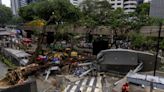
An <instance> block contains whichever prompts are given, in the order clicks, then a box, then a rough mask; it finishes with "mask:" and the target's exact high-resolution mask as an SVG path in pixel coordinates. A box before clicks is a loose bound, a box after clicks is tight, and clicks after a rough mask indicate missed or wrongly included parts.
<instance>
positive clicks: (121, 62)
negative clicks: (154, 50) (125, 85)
mask: <svg viewBox="0 0 164 92" xmlns="http://www.w3.org/2000/svg"><path fill="white" fill-rule="evenodd" d="M97 61H98V66H99V69H100V70H101V71H108V70H109V71H110V70H114V71H120V72H128V71H129V70H130V69H135V68H136V67H137V65H138V64H139V63H140V62H143V69H142V71H152V70H153V69H154V62H155V55H153V54H151V53H146V52H141V51H134V50H127V49H109V50H104V51H101V52H100V53H99V54H98V55H97ZM160 61H161V58H160V57H158V64H157V68H160V64H161V62H160Z"/></svg>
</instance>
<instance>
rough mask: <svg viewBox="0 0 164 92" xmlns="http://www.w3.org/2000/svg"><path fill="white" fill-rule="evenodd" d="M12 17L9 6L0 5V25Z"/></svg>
mask: <svg viewBox="0 0 164 92" xmlns="http://www.w3.org/2000/svg"><path fill="white" fill-rule="evenodd" d="M11 18H12V12H11V9H10V8H9V7H6V6H4V5H0V25H4V24H6V23H8V21H10V19H11Z"/></svg>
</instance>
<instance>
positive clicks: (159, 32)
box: [153, 22, 162, 76]
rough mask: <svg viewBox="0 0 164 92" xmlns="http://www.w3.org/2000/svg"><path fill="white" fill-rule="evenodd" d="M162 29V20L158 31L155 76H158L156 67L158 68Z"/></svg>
mask: <svg viewBox="0 0 164 92" xmlns="http://www.w3.org/2000/svg"><path fill="white" fill-rule="evenodd" d="M161 30H162V22H160V24H159V31H158V39H157V40H158V41H157V46H156V56H155V62H154V74H153V75H154V76H156V69H157V62H158V53H159V49H160V48H159V44H160V35H161Z"/></svg>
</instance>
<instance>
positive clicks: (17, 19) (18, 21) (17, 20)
mask: <svg viewBox="0 0 164 92" xmlns="http://www.w3.org/2000/svg"><path fill="white" fill-rule="evenodd" d="M21 23H23V19H22V18H21V17H18V16H13V17H12V19H11V20H10V21H9V24H12V25H17V24H21Z"/></svg>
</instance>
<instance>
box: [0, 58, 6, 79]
mask: <svg viewBox="0 0 164 92" xmlns="http://www.w3.org/2000/svg"><path fill="white" fill-rule="evenodd" d="M7 69H8V67H7V66H6V65H5V64H4V63H3V62H2V61H0V79H2V78H4V77H5V74H6V73H7Z"/></svg>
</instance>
